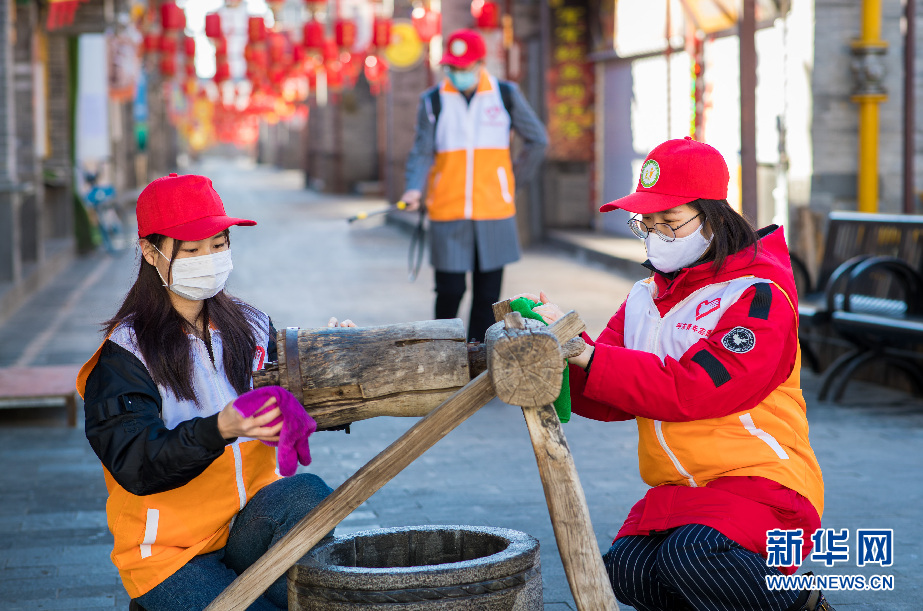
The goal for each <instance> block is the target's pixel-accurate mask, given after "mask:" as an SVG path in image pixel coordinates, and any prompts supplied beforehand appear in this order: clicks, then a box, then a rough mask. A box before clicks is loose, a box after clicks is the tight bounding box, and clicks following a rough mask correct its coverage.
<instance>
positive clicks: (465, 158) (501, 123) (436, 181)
mask: <svg viewBox="0 0 923 611" xmlns="http://www.w3.org/2000/svg"><path fill="white" fill-rule="evenodd" d="M439 99H440V104H441V106H440V110H439V116H438V118H437V120H436V143H435V152H436V153H435V157H434V161H433V166H432V168H431V169H430V174H429V183H428V186H427V202H426V204H427V207H428V212H429V217H430V219H432V220H434V221H458V220H462V219H473V220H492V219H506V218H510V217H512V216H513V215H515V213H516V207H515V204H514V201H513V194H514V193H515V192H516V181H515V179H514V178H513V164H512V161H511V159H510V126H511V119H510V115H509V113H508V112H507V111H506V108H505V107H504V105H503V98H502V97H501V95H500V86H499V84H498V82H497V79H496V78H495V77H493V76H490V74H488V72H487V71H486V70H483V71H482V72H481V79H480V82H479V83H478V88H477V91H476V92H475V94H474V97H472V98H471V101H470V102H466V101H465V98H464V96H462V95H460V94H459V92H458V90H457V89H456V88H455V87H454V86H453V85H452V83H451V82H450V81H449V79H445V80H443V82H442V84H441V85H440V86H439Z"/></svg>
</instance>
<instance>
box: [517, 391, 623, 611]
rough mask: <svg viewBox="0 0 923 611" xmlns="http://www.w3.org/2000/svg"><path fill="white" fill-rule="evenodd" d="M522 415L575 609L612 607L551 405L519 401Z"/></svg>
mask: <svg viewBox="0 0 923 611" xmlns="http://www.w3.org/2000/svg"><path fill="white" fill-rule="evenodd" d="M522 415H523V417H524V418H525V419H526V425H527V426H528V427H529V437H530V438H531V439H532V449H533V450H534V451H535V461H536V463H538V473H539V476H540V477H541V478H542V487H543V488H544V489H545V502H546V503H547V504H548V513H549V514H550V515H551V526H552V527H553V528H554V538H555V540H556V541H557V542H558V551H559V552H560V554H561V562H562V563H563V564H564V573H565V575H567V582H568V584H569V585H570V591H571V594H573V595H574V601H575V602H576V603H577V609H579V610H580V611H616V610H617V609H618V608H619V605H618V603H617V602H616V601H615V595H614V594H613V593H612V585H611V584H610V583H609V577H608V575H607V574H606V567H605V566H603V558H602V553H601V552H600V549H599V542H598V541H597V540H596V534H595V533H594V532H593V523H592V522H591V521H590V510H589V508H587V504H586V496H585V495H584V492H583V486H582V485H580V478H579V477H578V476H577V467H576V466H575V465H574V457H573V456H572V455H571V453H570V447H568V445H567V439H565V438H564V431H563V430H562V429H561V422H560V421H559V420H558V414H557V413H556V412H555V411H554V406H551V405H546V406H544V407H523V408H522Z"/></svg>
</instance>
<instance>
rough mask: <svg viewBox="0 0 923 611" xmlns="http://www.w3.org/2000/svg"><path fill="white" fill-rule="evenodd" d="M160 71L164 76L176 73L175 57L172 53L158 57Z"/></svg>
mask: <svg viewBox="0 0 923 611" xmlns="http://www.w3.org/2000/svg"><path fill="white" fill-rule="evenodd" d="M160 73H161V74H162V75H164V76H173V75H175V74H176V58H175V57H173V56H172V55H164V56H163V57H161V58H160Z"/></svg>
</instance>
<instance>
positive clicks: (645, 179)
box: [641, 159, 660, 189]
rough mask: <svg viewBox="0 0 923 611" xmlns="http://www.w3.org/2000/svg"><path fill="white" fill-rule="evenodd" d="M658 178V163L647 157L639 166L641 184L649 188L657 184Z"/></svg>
mask: <svg viewBox="0 0 923 611" xmlns="http://www.w3.org/2000/svg"><path fill="white" fill-rule="evenodd" d="M659 178H660V164H659V163H657V162H656V161H654V160H653V159H648V160H647V161H645V162H644V165H643V166H641V186H642V187H644V188H645V189H650V188H651V187H653V186H654V185H656V184H657V180H658V179H659Z"/></svg>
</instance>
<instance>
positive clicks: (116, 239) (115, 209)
mask: <svg viewBox="0 0 923 611" xmlns="http://www.w3.org/2000/svg"><path fill="white" fill-rule="evenodd" d="M83 179H84V181H85V182H86V184H87V185H89V187H90V189H89V191H87V193H86V194H85V195H84V196H83V200H84V204H85V205H86V206H87V208H88V209H89V210H91V211H92V212H93V215H92V217H93V218H92V219H91V220H94V221H95V225H96V228H97V229H98V230H99V235H100V238H101V240H102V244H103V247H104V248H105V249H106V251H107V252H109V253H116V252H118V251H120V250H122V249H124V248H125V247H126V246H127V245H128V241H129V239H128V235H127V232H126V231H125V223H124V221H123V220H122V211H121V210H120V208H119V204H118V201H117V199H116V193H115V187H113V186H112V185H99V184H98V181H99V172H88V171H84V172H83Z"/></svg>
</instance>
